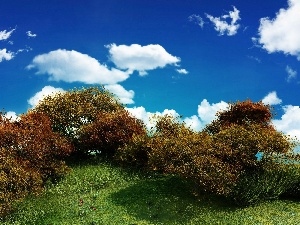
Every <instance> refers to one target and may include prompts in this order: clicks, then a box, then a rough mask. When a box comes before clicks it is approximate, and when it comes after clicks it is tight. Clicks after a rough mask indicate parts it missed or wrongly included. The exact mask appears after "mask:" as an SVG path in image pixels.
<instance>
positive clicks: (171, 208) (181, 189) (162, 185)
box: [110, 176, 236, 224]
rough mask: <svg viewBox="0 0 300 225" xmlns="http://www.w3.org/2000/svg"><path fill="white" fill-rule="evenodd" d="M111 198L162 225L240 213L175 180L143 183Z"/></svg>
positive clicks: (222, 200) (170, 178) (132, 213)
mask: <svg viewBox="0 0 300 225" xmlns="http://www.w3.org/2000/svg"><path fill="white" fill-rule="evenodd" d="M198 194H199V193H198ZM110 197H111V199H112V201H113V203H114V204H116V205H120V206H123V207H125V208H126V210H127V212H128V213H129V214H130V215H133V216H134V217H136V218H137V219H140V220H147V221H149V222H152V223H153V222H154V223H155V222H159V223H162V224H186V223H187V221H189V220H191V219H192V218H194V217H199V213H201V214H202V213H203V214H205V213H206V212H207V211H209V213H213V212H214V211H223V212H230V211H234V210H235V209H236V207H234V206H232V205H231V204H230V203H229V202H227V201H225V200H224V199H221V198H217V197H213V196H209V195H205V194H201V195H200V194H199V195H198V196H195V195H194V194H193V193H192V191H191V183H189V182H187V181H185V180H182V179H180V178H178V177H174V176H166V177H160V178H158V179H152V180H143V181H140V182H139V183H137V184H135V185H132V186H129V187H127V188H125V189H122V190H120V191H118V192H116V193H113V194H112V195H111V196H110Z"/></svg>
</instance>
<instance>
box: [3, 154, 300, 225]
mask: <svg viewBox="0 0 300 225" xmlns="http://www.w3.org/2000/svg"><path fill="white" fill-rule="evenodd" d="M71 168H72V172H71V173H70V174H69V175H67V176H66V177H65V178H64V179H63V180H61V181H60V182H58V183H56V184H53V183H49V184H47V187H46V191H45V192H43V193H42V194H41V195H40V196H29V197H27V198H26V199H25V200H24V201H23V202H21V203H18V204H16V205H15V211H14V212H13V213H12V214H10V215H9V216H8V217H7V218H6V219H3V220H2V221H1V224H3V225H12V224H14V225H17V224H18V225H21V224H24V225H25V224H26V225H30V224H35V225H38V224H41V225H42V224H43V225H47V224H49V225H50V224H51V225H55V224H57V225H62V224H66V225H67V224H68V225H69V224H73V225H76V224H78V225H79V224H87V225H88V224H90V225H92V224H95V225H96V224H103V225H104V224H105V225H118V224H120V225H124V224H131V225H133V224H136V225H140V224H141V225H142V224H144V225H146V224H170V225H171V224H172V225H174V224H199V225H200V224H201V225H206V224H222V225H223V224H224V225H225V224H228V225H234V224H249V225H250V224H253V225H254V224H255V225H259V224H262V225H266V224H270V225H271V224H274V225H280V224H282V225H283V224H284V225H294V224H295V225H296V224H299V223H300V202H299V201H297V200H295V199H287V198H286V199H284V198H280V199H278V200H272V201H264V202H261V203H259V204H256V205H253V206H249V207H237V206H235V205H234V204H232V203H231V202H230V201H229V200H227V199H224V198H222V197H216V196H213V195H208V194H206V193H201V192H198V191H197V188H196V187H195V186H194V185H192V184H191V183H190V182H188V181H187V180H183V179H181V178H179V177H177V176H173V175H162V174H159V173H154V172H145V171H137V170H132V169H128V168H127V169H126V168H121V167H119V166H116V165H113V164H111V163H108V162H106V161H105V160H101V159H90V160H88V161H85V162H82V163H78V162H77V163H76V164H73V165H71Z"/></svg>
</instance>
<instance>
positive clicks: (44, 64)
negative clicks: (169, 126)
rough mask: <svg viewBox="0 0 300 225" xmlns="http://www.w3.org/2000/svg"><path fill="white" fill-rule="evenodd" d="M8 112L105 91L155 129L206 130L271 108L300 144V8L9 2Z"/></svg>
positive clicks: (5, 16)
mask: <svg viewBox="0 0 300 225" xmlns="http://www.w3.org/2000/svg"><path fill="white" fill-rule="evenodd" d="M1 3H2V4H1V20H0V76H1V83H0V107H1V108H4V109H5V111H7V112H8V115H13V116H14V115H18V114H20V113H24V112H26V111H27V110H28V109H30V108H32V107H34V106H35V105H36V104H37V103H38V101H39V100H40V99H41V98H42V97H43V96H45V95H47V94H51V93H52V92H57V91H64V90H68V89H70V88H74V87H83V86H90V85H96V84H102V85H105V87H106V88H107V89H109V90H110V91H112V92H113V93H115V94H116V95H118V96H119V98H120V99H121V101H122V102H123V103H125V104H127V108H128V110H129V111H131V112H132V113H133V114H134V115H135V116H137V117H138V118H141V119H143V120H144V121H145V122H146V123H147V124H149V119H148V116H149V115H152V113H160V114H164V113H171V114H173V115H182V116H183V120H184V121H185V122H186V123H187V124H189V125H191V126H192V127H193V128H194V129H196V130H201V129H202V128H203V127H204V126H205V124H207V123H209V122H210V121H211V120H212V119H213V118H214V114H215V112H216V111H218V110H222V109H225V108H226V107H227V102H235V101H237V100H245V99H252V100H253V101H260V100H263V102H265V103H268V104H271V105H273V106H274V107H275V109H276V112H277V115H276V118H275V119H274V121H273V123H274V125H275V126H276V127H277V128H278V129H279V130H281V131H283V132H285V133H287V134H290V135H292V136H297V137H298V138H300V108H299V105H300V101H299V93H300V78H299V72H300V13H299V12H300V1H299V0H276V1H274V0H265V1H241V0H228V1H224V0H215V1H209V0H185V1H184V0H172V1H169V0H152V1H146V0H145V1H141V0H126V1H121V0H110V1H102V0H77V1H71V0H64V1H61V0H51V1H37V0H24V1H19V0H2V1H1Z"/></svg>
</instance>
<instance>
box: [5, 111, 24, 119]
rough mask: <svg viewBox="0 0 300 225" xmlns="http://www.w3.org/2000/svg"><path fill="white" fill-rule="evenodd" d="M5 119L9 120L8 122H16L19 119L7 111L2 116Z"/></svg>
mask: <svg viewBox="0 0 300 225" xmlns="http://www.w3.org/2000/svg"><path fill="white" fill-rule="evenodd" d="M3 116H4V117H5V118H7V119H9V120H10V121H17V120H19V119H20V117H19V116H17V114H16V113H15V112H12V111H8V112H6V113H5V114H4V115H3Z"/></svg>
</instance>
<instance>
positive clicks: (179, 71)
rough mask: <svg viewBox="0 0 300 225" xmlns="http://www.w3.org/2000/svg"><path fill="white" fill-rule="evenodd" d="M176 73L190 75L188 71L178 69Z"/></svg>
mask: <svg viewBox="0 0 300 225" xmlns="http://www.w3.org/2000/svg"><path fill="white" fill-rule="evenodd" d="M176 71H177V72H178V73H180V74H188V73H189V72H188V71H187V70H186V69H176Z"/></svg>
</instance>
